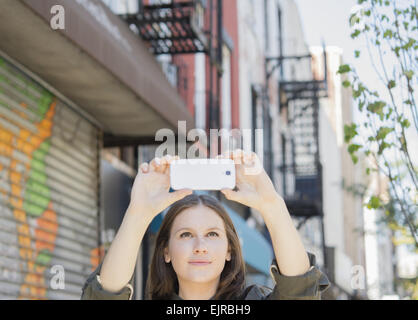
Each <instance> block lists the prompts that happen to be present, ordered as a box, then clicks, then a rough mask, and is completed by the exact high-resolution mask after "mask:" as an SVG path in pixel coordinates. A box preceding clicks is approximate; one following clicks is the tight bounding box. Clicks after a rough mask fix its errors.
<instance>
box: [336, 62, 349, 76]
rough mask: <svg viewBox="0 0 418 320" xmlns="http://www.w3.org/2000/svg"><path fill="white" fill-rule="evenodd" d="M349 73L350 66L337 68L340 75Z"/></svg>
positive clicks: (344, 65) (345, 65)
mask: <svg viewBox="0 0 418 320" xmlns="http://www.w3.org/2000/svg"><path fill="white" fill-rule="evenodd" d="M350 71H351V68H350V66H349V65H348V64H343V65H341V66H340V67H339V68H338V71H337V73H341V74H342V73H347V72H350Z"/></svg>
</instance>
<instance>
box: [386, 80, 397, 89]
mask: <svg viewBox="0 0 418 320" xmlns="http://www.w3.org/2000/svg"><path fill="white" fill-rule="evenodd" d="M395 87H396V82H395V81H394V80H390V81H389V83H388V88H389V89H392V88H395Z"/></svg>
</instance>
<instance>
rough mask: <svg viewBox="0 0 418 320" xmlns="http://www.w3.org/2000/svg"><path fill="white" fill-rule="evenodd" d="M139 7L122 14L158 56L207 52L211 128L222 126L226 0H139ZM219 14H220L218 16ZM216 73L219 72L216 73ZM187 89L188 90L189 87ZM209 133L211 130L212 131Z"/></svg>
mask: <svg viewBox="0 0 418 320" xmlns="http://www.w3.org/2000/svg"><path fill="white" fill-rule="evenodd" d="M139 3H140V5H139V6H138V8H139V10H138V12H137V13H134V14H121V15H120V17H121V18H122V19H123V20H124V21H125V22H126V23H127V24H128V25H129V26H130V27H133V26H134V28H136V29H137V30H138V35H139V36H140V37H141V39H142V40H143V41H145V43H146V44H147V45H148V47H149V49H150V51H151V52H152V53H154V54H155V55H161V54H168V55H172V56H174V58H173V61H176V57H178V55H182V54H196V53H205V54H206V55H207V56H208V58H209V82H208V88H207V89H206V92H205V95H206V104H207V108H206V109H207V110H208V117H207V118H208V122H207V130H209V128H219V125H220V123H219V114H220V112H219V101H220V91H221V90H220V86H221V84H220V79H221V77H222V68H221V67H222V45H219V44H222V42H223V39H222V0H171V1H152V3H151V1H144V0H142V1H141V0H139ZM214 12H215V13H216V17H215V15H214ZM214 73H215V74H214ZM186 91H187V90H186ZM208 132H209V131H208Z"/></svg>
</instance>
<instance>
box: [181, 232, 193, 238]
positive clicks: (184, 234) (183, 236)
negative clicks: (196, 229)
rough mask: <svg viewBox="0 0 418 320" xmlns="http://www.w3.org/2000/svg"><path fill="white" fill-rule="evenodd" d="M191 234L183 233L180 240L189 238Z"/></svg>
mask: <svg viewBox="0 0 418 320" xmlns="http://www.w3.org/2000/svg"><path fill="white" fill-rule="evenodd" d="M191 235H192V234H191V233H190V232H183V233H182V234H181V235H180V238H186V237H189V236H191Z"/></svg>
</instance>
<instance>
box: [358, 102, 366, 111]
mask: <svg viewBox="0 0 418 320" xmlns="http://www.w3.org/2000/svg"><path fill="white" fill-rule="evenodd" d="M365 104H366V102H365V101H360V102H359V104H358V108H359V110H360V111H363V107H364V105H365Z"/></svg>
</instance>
